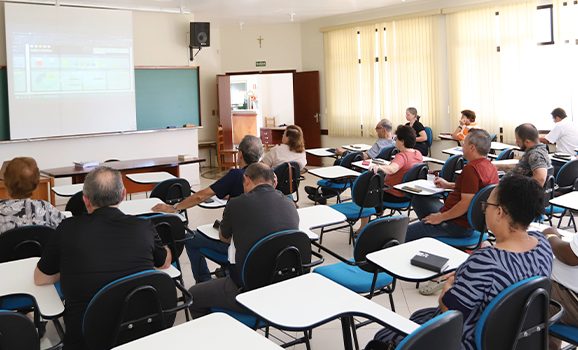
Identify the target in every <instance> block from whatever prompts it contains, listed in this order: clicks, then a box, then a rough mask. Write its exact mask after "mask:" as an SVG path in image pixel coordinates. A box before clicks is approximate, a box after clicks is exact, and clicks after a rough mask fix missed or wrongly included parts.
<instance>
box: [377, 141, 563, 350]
mask: <svg viewBox="0 0 578 350" xmlns="http://www.w3.org/2000/svg"><path fill="white" fill-rule="evenodd" d="M470 135H471V133H470ZM470 135H468V136H470ZM466 140H467V138H466ZM543 197H544V191H543V190H542V187H541V186H538V184H537V183H536V182H535V181H532V180H530V179H529V178H528V177H524V176H520V175H511V176H506V177H504V178H503V179H502V181H501V182H500V184H499V185H498V186H497V187H496V188H495V189H494V190H493V191H492V193H491V194H490V197H489V198H488V201H487V202H486V204H485V206H484V207H483V209H482V210H483V211H484V213H485V215H486V222H487V223H488V229H490V230H491V231H492V232H493V233H494V235H495V236H496V244H495V246H489V247H485V248H480V249H478V250H475V251H474V252H473V253H472V255H470V256H469V257H468V259H467V260H466V261H465V262H464V263H463V264H462V265H461V266H460V267H459V268H458V269H457V271H456V272H455V274H454V273H451V274H450V275H451V276H450V277H449V278H448V280H447V281H446V284H445V285H444V288H443V291H442V294H441V296H440V298H439V306H438V307H436V308H429V309H422V310H418V311H416V312H415V313H414V314H413V315H411V317H410V319H411V320H412V321H414V322H416V323H419V324H423V323H425V322H427V321H428V320H430V319H432V318H433V317H435V316H437V315H439V314H441V313H443V312H445V311H447V310H458V311H460V312H461V313H462V315H463V317H464V319H463V322H464V328H463V333H462V341H461V343H462V344H461V345H462V346H461V348H462V349H476V344H475V336H474V331H475V327H476V324H477V323H478V320H479V319H480V316H481V314H482V313H483V311H484V309H485V308H486V307H487V306H488V304H489V303H490V302H491V301H492V299H493V298H495V297H496V296H497V295H498V294H499V293H500V292H501V291H502V290H504V289H505V288H506V287H508V286H510V285H512V284H514V283H516V282H519V281H521V280H524V279H526V278H530V277H532V276H546V277H548V276H550V272H551V270H552V249H551V248H550V244H548V242H547V241H546V238H545V237H544V236H543V235H542V234H540V233H539V232H527V231H526V230H527V228H528V225H529V224H530V223H531V222H532V220H534V218H535V217H537V216H540V214H541V213H542V212H543V202H542V201H543ZM402 338H403V335H400V334H399V333H397V332H396V331H394V330H391V329H389V328H385V329H383V330H381V331H379V332H378V333H377V334H376V335H375V338H374V339H376V340H377V341H379V342H389V343H394V344H395V343H398V342H399V341H400V340H401V339H402ZM368 348H377V346H375V347H368ZM366 349H367V348H366Z"/></svg>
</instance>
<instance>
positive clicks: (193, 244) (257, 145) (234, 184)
mask: <svg viewBox="0 0 578 350" xmlns="http://www.w3.org/2000/svg"><path fill="white" fill-rule="evenodd" d="M238 149H239V157H238V165H239V168H238V169H231V170H229V172H228V173H227V174H226V175H225V176H223V177H222V178H220V179H219V180H217V181H216V182H214V183H213V184H212V185H211V186H209V187H207V188H205V189H202V190H200V191H198V192H196V193H193V194H192V195H191V196H189V197H188V198H185V199H184V200H183V201H181V202H180V203H176V204H175V205H168V204H164V203H163V204H157V205H155V206H154V207H153V208H152V210H153V211H156V212H164V213H176V212H178V211H180V210H186V209H188V208H192V207H194V206H195V205H197V204H199V203H201V202H203V201H205V200H206V199H209V198H211V197H212V196H217V197H218V198H220V199H223V198H225V197H228V198H233V197H237V196H239V195H241V194H243V174H244V173H245V169H246V168H247V166H249V165H251V164H253V163H257V162H258V161H259V160H260V159H261V157H262V156H263V144H261V140H260V139H259V138H258V137H256V136H252V135H246V136H245V137H243V140H241V143H240V144H239V148H238ZM228 247H229V245H228V244H225V243H223V242H219V241H215V240H212V239H210V238H207V237H205V236H204V235H203V234H201V233H199V232H195V233H194V234H193V235H192V236H191V237H189V239H187V240H186V241H185V248H186V250H187V255H188V256H189V260H190V261H191V270H192V271H193V277H194V278H195V281H196V282H197V283H200V282H203V281H206V280H209V279H211V274H210V272H209V268H208V267H207V262H206V261H205V258H204V256H203V255H202V254H201V252H200V249H201V248H209V249H211V250H214V251H216V252H218V253H221V254H227V249H228Z"/></svg>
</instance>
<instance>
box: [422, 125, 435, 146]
mask: <svg viewBox="0 0 578 350" xmlns="http://www.w3.org/2000/svg"><path fill="white" fill-rule="evenodd" d="M424 129H425V133H426V135H427V147H428V148H430V147H431V145H432V144H433V131H432V129H431V128H430V127H429V126H426V127H424Z"/></svg>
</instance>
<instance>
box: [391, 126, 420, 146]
mask: <svg viewBox="0 0 578 350" xmlns="http://www.w3.org/2000/svg"><path fill="white" fill-rule="evenodd" d="M395 136H397V139H398V140H400V141H401V142H403V145H404V146H405V147H406V148H414V147H415V138H416V134H415V130H414V129H413V128H412V127H411V126H409V125H398V127H397V129H395Z"/></svg>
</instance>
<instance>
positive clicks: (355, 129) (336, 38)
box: [323, 28, 360, 136]
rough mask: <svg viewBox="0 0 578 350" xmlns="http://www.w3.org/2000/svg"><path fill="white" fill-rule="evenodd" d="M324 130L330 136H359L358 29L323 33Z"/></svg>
mask: <svg viewBox="0 0 578 350" xmlns="http://www.w3.org/2000/svg"><path fill="white" fill-rule="evenodd" d="M323 44H324V51H325V91H326V100H327V102H326V103H327V127H328V128H329V130H330V132H331V135H332V136H333V135H335V136H353V135H355V136H358V135H359V131H360V116H359V89H360V86H359V78H358V76H359V63H358V51H357V50H358V45H357V29H355V28H345V29H339V30H335V31H331V32H326V33H324V34H323Z"/></svg>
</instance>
